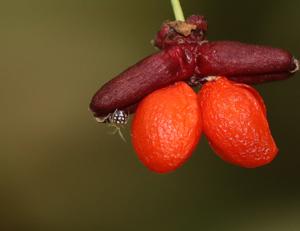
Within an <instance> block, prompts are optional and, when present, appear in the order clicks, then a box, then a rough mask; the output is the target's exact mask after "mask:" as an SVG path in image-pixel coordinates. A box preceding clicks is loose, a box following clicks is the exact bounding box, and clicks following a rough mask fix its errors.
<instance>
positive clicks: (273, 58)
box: [90, 41, 299, 117]
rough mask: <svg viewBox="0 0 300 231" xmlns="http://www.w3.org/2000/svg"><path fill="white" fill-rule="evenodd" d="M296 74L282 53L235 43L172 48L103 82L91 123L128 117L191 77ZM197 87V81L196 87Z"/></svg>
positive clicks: (253, 79)
mask: <svg viewBox="0 0 300 231" xmlns="http://www.w3.org/2000/svg"><path fill="white" fill-rule="evenodd" d="M298 68H299V65H298V61H297V60H296V59H294V58H293V56H292V55H291V54H290V53H288V52H287V51H285V50H282V49H277V48H271V47H266V46H257V45H249V44H244V43H240V42H231V41H219V42H206V43H202V44H185V45H174V46H171V47H169V48H166V49H164V50H162V51H160V52H159V53H156V54H154V55H151V56H149V57H147V58H145V59H144V60H142V61H140V62H139V63H137V64H135V65H133V66H132V67H130V68H128V69H127V70H126V71H124V72H123V73H121V74H120V75H118V76H117V77H115V78H114V79H112V80H110V81H109V82H107V83H106V84H105V85H104V86H103V87H101V88H100V89H99V90H98V91H97V93H96V94H95V95H94V97H93V99H92V101H91V103H90V108H91V110H92V111H93V112H94V115H95V116H96V117H102V116H106V115H108V114H109V113H112V112H114V111H115V110H116V109H118V110H125V111H128V113H131V112H133V110H129V109H128V108H130V107H131V106H133V105H135V104H136V103H138V102H139V101H140V100H141V99H143V98H144V97H145V96H147V95H148V94H149V93H151V92H152V91H154V90H157V89H160V88H162V87H165V86H167V85H170V84H172V83H175V82H177V81H182V80H188V79H189V78H190V77H192V76H195V77H196V79H197V80H198V81H199V82H202V81H205V80H206V77H207V76H218V75H221V76H227V77H228V78H229V79H231V80H234V81H236V82H241V83H247V84H257V83H263V82H268V81H274V80H281V79H286V78H288V77H289V76H290V75H291V74H292V73H293V72H295V71H297V70H298ZM196 82H197V81H196Z"/></svg>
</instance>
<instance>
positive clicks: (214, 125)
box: [198, 77, 278, 168]
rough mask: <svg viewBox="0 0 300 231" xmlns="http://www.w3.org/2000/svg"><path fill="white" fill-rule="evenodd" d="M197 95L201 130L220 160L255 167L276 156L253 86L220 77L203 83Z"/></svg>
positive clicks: (272, 140) (262, 110) (260, 100)
mask: <svg viewBox="0 0 300 231" xmlns="http://www.w3.org/2000/svg"><path fill="white" fill-rule="evenodd" d="M198 99H199V104H200V108H201V112H202V119H203V132H204V133H205V135H206V136H207V138H208V140H209V142H210V144H211V146H212V148H213V149H214V150H215V152H216V153H217V154H218V155H219V156H220V157H221V158H222V159H223V160H225V161H227V162H229V163H232V164H235V165H238V166H241V167H246V168H255V167H259V166H262V165H265V164H268V163H269V162H271V161H272V160H273V159H274V158H275V156H276V154H277V152H278V149H277V147H276V144H275V141H274V139H273V137H272V135H271V131H270V128H269V125H268V121H267V117H266V108H265V104H264V101H263V99H262V98H261V96H260V95H259V93H258V92H257V91H256V90H255V89H254V88H252V87H250V86H247V85H245V84H236V83H234V82H231V81H229V80H228V79H226V78H224V77H220V78H218V79H217V80H215V81H211V82H208V83H206V84H205V85H204V86H203V87H202V89H201V91H200V92H199V96H198Z"/></svg>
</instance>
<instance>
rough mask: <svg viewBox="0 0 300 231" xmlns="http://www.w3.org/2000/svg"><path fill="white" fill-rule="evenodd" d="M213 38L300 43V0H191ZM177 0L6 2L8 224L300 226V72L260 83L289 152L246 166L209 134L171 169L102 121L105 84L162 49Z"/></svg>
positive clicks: (1, 17)
mask: <svg viewBox="0 0 300 231" xmlns="http://www.w3.org/2000/svg"><path fill="white" fill-rule="evenodd" d="M182 5H183V7H184V10H185V13H186V15H189V14H192V13H201V14H204V15H206V17H207V19H208V21H209V39H210V40H217V39H218V40H222V39H230V40H240V41H243V42H249V43H259V44H269V45H273V46H276V47H282V48H285V49H288V50H290V51H292V52H293V53H294V54H295V55H296V56H297V55H298V57H300V44H299V41H300V30H299V22H300V14H299V10H300V1H299V0H288V1H271V0H270V1H263V0H252V1H238V0H227V1H217V0H201V1H200V0H189V1H188V0H182ZM172 18H173V15H172V11H171V8H170V4H169V1H168V0H165V1H162V0H153V1H138V0H128V1H117V0H107V1H104V0H98V1H96V0H43V1H40V0H27V1H26V0H19V1H18V0H6V1H5V0H2V1H1V2H0V79H1V85H0V88H1V90H0V105H1V120H0V129H1V132H0V142H1V143H0V230H3V231H7V230H25V229H27V230H33V231H34V230H51V231H52V230H53V231H54V230H55V231H60V230H62V231H66V230H75V231H77V230H88V231H98V230H105V231H106V230H151V231H152V230H222V231H223V230H224V231H226V230H230V231H238V230H243V231H247V230H256V231H267V230H272V231H277V230H278V231H282V230H289V231H290V230H300V185H299V179H300V169H299V166H300V156H299V145H300V142H299V133H300V125H299V124H300V117H299V115H300V107H299V96H300V91H299V85H300V75H299V74H297V75H295V77H294V78H292V79H290V80H287V81H283V82H276V83H271V84H265V85H262V86H259V87H258V89H259V91H260V92H261V94H262V95H263V97H264V99H265V101H266V104H267V108H268V113H269V114H268V116H269V120H270V125H271V128H272V131H273V135H274V137H275V139H276V141H277V144H278V146H279V148H280V154H279V156H278V158H276V160H275V161H274V162H273V163H272V164H270V165H268V166H266V167H262V168H259V169H252V170H247V169H241V168H238V167H234V166H231V165H228V164H226V163H224V162H223V161H221V160H220V159H219V158H218V157H216V156H215V155H214V154H213V152H212V151H211V149H210V148H209V146H208V144H207V141H206V140H205V138H202V140H201V143H200V145H199V146H198V148H197V150H196V151H195V153H194V155H193V157H192V158H191V159H190V160H189V161H188V162H187V163H186V164H185V165H184V166H183V167H182V168H181V169H179V170H178V171H176V172H174V173H171V174H167V175H157V174H154V173H151V172H149V171H148V170H147V169H146V168H145V167H144V166H142V164H141V163H140V162H139V161H138V159H137V157H136V155H135V153H134V152H133V149H132V146H131V144H130V137H129V130H128V129H127V130H126V131H125V133H126V136H127V140H128V142H127V143H124V142H122V141H121V139H120V138H119V137H118V136H112V135H108V133H109V132H110V131H111V129H109V128H107V127H106V126H101V125H98V124H96V123H95V121H94V120H93V118H92V116H91V114H90V113H89V111H88V103H89V100H90V98H91V96H92V94H93V93H94V92H95V91H96V90H97V88H98V87H99V86H100V85H101V84H103V83H104V82H106V81H107V80H109V79H110V78H112V77H113V76H115V75H116V74H118V73H119V72H120V71H122V70H123V69H125V68H126V67H128V66H129V65H132V64H134V63H135V62H136V61H138V60H139V59H141V58H142V57H144V56H146V55H148V54H150V53H151V52H154V49H153V48H152V47H151V45H150V40H151V39H152V38H153V35H154V34H155V32H156V31H157V30H158V28H159V26H160V25H161V23H162V21H163V20H165V19H172Z"/></svg>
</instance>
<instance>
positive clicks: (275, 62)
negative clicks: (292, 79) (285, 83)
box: [195, 41, 297, 82]
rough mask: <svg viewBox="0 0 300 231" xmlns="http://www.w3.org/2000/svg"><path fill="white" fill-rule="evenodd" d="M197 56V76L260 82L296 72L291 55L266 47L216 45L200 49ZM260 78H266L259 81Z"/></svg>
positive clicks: (227, 43)
mask: <svg viewBox="0 0 300 231" xmlns="http://www.w3.org/2000/svg"><path fill="white" fill-rule="evenodd" d="M196 53H197V54H198V57H197V61H196V63H197V67H196V69H195V74H196V75H197V76H214V75H222V76H227V77H231V76H253V77H254V78H257V80H258V82H261V81H262V80H263V81H268V78H267V76H268V75H269V76H272V75H271V74H276V75H278V74H288V73H291V72H293V71H294V70H295V68H297V67H296V63H295V59H294V58H293V56H292V55H291V54H290V53H289V52H287V51H285V50H283V49H278V48H273V47H267V46H258V45H251V44H245V43H240V42H232V41H217V42H207V43H204V44H202V45H200V46H198V47H197V51H196ZM255 76H257V77H255ZM258 76H265V77H263V79H260V78H259V77H258ZM284 76H286V75H281V77H282V78H284ZM286 77H287V76H286ZM275 78H276V77H275ZM279 78H280V77H279ZM245 79H247V78H245ZM247 81H248V80H247ZM253 82H254V81H253Z"/></svg>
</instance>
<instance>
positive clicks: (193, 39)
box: [154, 15, 207, 49]
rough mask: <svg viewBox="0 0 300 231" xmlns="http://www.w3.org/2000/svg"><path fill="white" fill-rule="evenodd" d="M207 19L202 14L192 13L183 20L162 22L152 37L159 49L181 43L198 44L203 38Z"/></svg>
mask: <svg viewBox="0 0 300 231" xmlns="http://www.w3.org/2000/svg"><path fill="white" fill-rule="evenodd" d="M206 31H207V21H206V19H205V17H204V16H200V15H192V16H190V17H188V18H187V20H186V21H185V22H181V21H167V22H165V23H163V25H162V26H161V28H160V30H159V32H158V33H157V34H156V37H155V39H154V45H155V46H156V47H158V48H160V49H164V48H166V47H170V46H175V45H183V44H200V43H201V42H202V41H203V40H204V39H205V33H206Z"/></svg>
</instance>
